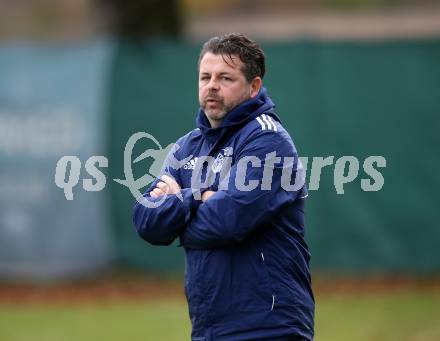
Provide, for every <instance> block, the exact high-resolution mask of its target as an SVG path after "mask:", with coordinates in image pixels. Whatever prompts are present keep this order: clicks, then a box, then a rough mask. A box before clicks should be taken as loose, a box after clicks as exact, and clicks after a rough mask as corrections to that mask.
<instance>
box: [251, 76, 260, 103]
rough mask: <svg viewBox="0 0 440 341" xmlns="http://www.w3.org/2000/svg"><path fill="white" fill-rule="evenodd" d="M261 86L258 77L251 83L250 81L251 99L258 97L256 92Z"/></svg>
mask: <svg viewBox="0 0 440 341" xmlns="http://www.w3.org/2000/svg"><path fill="white" fill-rule="evenodd" d="M262 84H263V80H262V79H261V78H260V77H255V78H254V79H253V80H252V81H251V89H250V90H251V93H250V95H251V98H254V97H255V96H257V95H258V92H259V91H260V89H261V86H262Z"/></svg>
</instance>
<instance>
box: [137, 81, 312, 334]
mask: <svg viewBox="0 0 440 341" xmlns="http://www.w3.org/2000/svg"><path fill="white" fill-rule="evenodd" d="M197 125H198V129H195V130H193V131H191V132H190V133H188V134H187V135H185V136H183V137H182V138H180V139H179V140H178V141H177V146H178V147H176V148H174V149H173V150H172V151H171V152H170V154H169V155H168V157H167V160H166V161H165V165H164V168H163V172H164V173H167V174H169V175H171V176H173V177H174V178H175V179H176V181H177V182H178V184H179V185H180V186H181V188H182V191H181V192H180V194H179V195H168V196H166V197H164V196H163V197H158V198H152V197H150V196H149V192H150V191H151V190H152V189H154V187H155V185H156V183H157V181H158V180H156V181H154V182H153V183H152V185H151V186H150V188H149V189H148V190H147V192H146V193H145V194H144V197H143V199H142V200H141V202H137V203H136V205H135V207H134V216H133V221H134V225H135V226H136V229H137V231H138V233H139V235H140V236H141V237H142V238H143V239H144V240H146V241H147V242H149V243H151V244H154V245H169V244H171V243H172V242H173V241H174V240H175V239H176V238H180V243H181V245H182V246H183V247H184V249H185V253H186V269H185V294H186V297H187V299H188V303H189V314H190V318H191V323H192V327H193V328H192V340H193V341H202V340H203V341H208V340H221V341H227V340H228V341H229V340H230V341H240V340H275V339H278V338H282V337H283V336H289V335H299V336H302V337H304V338H306V339H308V340H312V339H313V328H314V323H313V320H314V298H313V293H312V290H311V280H310V270H309V259H310V254H309V251H308V248H307V245H306V243H305V241H304V201H305V198H306V197H307V190H306V187H305V186H301V187H300V188H299V189H298V188H293V189H292V188H290V189H288V190H286V186H283V185H282V184H283V183H284V182H285V180H286V177H285V175H283V165H285V164H286V162H290V165H291V171H292V173H291V178H289V181H290V180H292V181H290V183H291V184H292V183H293V180H295V174H296V170H297V168H298V167H297V166H298V162H299V161H298V155H297V151H296V149H295V146H294V144H293V142H292V139H291V138H290V136H289V134H288V133H287V131H286V130H285V129H284V128H283V126H282V125H281V123H280V120H279V118H278V117H277V116H276V115H275V113H274V104H273V102H272V101H271V99H270V98H269V97H268V96H267V95H266V90H265V89H264V88H262V90H261V91H260V92H259V94H258V96H257V97H255V98H253V99H249V100H247V101H246V102H243V103H242V104H240V105H239V106H237V107H236V108H234V109H233V110H232V111H231V112H229V113H228V114H227V115H226V117H225V119H224V120H223V122H222V124H221V125H220V127H218V128H215V129H214V128H211V126H210V124H209V121H208V119H207V118H206V115H205V113H204V112H203V111H202V110H200V111H199V114H198V116H197ZM274 152H275V154H274ZM268 154H269V155H268ZM204 156H211V157H212V158H211V161H210V162H209V160H208V159H206V160H204V158H203V157H204ZM268 156H269V157H268ZM243 158H244V159H243ZM182 160H183V161H182ZM203 160H204V162H203ZM240 160H242V162H241V164H240V163H239V161H240ZM258 160H260V161H258ZM229 164H230V167H227V166H228V165H229ZM265 166H267V167H265ZM223 169H229V172H223V171H222V170H223ZM265 172H268V173H267V174H265ZM271 172H273V174H270V173H271ZM193 174H194V175H193ZM268 174H269V175H271V176H269V177H268V176H267V175H268ZM286 174H288V173H286ZM196 175H197V176H196ZM243 175H244V176H245V178H244V180H243ZM265 175H266V176H265ZM192 177H193V182H192V180H191V179H192ZM195 178H197V179H201V180H202V181H205V182H206V186H200V184H199V185H197V186H195V182H194V179H195ZM263 179H266V180H263ZM267 179H269V181H268V180H267ZM283 181H284V182H283ZM191 184H193V188H191ZM194 187H201V188H202V190H203V188H204V187H208V188H209V189H212V190H216V191H217V192H216V193H215V194H214V195H212V196H211V197H210V198H209V200H207V201H206V202H204V203H202V202H201V201H200V200H197V199H198V197H197V194H200V193H198V192H197V191H196V188H194ZM243 189H244V190H243ZM146 201H149V202H150V203H158V202H159V201H160V202H161V204H160V205H158V207H156V208H151V207H148V205H143V204H142V203H144V204H145V202H146Z"/></svg>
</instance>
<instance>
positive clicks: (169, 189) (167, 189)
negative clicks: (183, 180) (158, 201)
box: [150, 175, 180, 198]
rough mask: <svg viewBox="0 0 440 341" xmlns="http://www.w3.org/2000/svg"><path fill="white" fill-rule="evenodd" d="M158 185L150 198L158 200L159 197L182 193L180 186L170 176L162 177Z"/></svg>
mask: <svg viewBox="0 0 440 341" xmlns="http://www.w3.org/2000/svg"><path fill="white" fill-rule="evenodd" d="M160 180H161V181H159V182H158V183H157V185H156V188H155V189H153V190H152V191H151V192H150V196H151V197H153V198H157V197H158V196H161V195H165V194H176V193H179V192H180V186H179V184H178V183H177V182H176V180H174V179H173V178H172V177H170V176H168V175H162V176H161V178H160Z"/></svg>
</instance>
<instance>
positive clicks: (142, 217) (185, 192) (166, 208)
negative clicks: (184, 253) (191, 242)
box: [133, 149, 200, 245]
mask: <svg viewBox="0 0 440 341" xmlns="http://www.w3.org/2000/svg"><path fill="white" fill-rule="evenodd" d="M175 153H176V149H173V150H171V151H170V153H169V154H168V156H167V157H166V159H165V162H164V165H163V167H162V171H161V172H160V174H161V175H163V174H168V175H169V176H172V177H173V178H174V179H175V180H176V181H177V183H178V184H179V186H180V187H182V183H181V181H180V179H179V176H178V168H179V165H177V164H176V160H177V159H176V157H175ZM159 179H160V176H159V177H158V179H156V180H155V181H153V183H152V184H151V185H150V187H149V188H148V190H147V191H146V192H145V193H144V195H143V197H142V198H141V199H140V200H137V201H136V203H135V205H134V208H133V224H134V226H135V228H136V231H137V233H138V234H139V236H140V237H141V238H142V239H144V240H145V241H147V242H149V243H150V244H153V245H169V244H171V243H172V242H173V241H174V239H176V238H177V237H178V236H179V235H180V234H181V233H182V231H183V229H184V227H185V226H186V225H187V224H188V222H189V220H190V217H191V212H192V211H194V210H195V209H197V206H198V205H199V203H200V202H199V201H196V200H195V199H194V196H193V194H192V191H191V189H190V188H182V189H181V191H180V193H178V194H175V195H174V194H173V195H164V196H160V197H157V198H153V197H151V196H150V192H151V191H152V190H153V189H154V188H155V187H156V184H157V183H158V182H159V181H160V180H159Z"/></svg>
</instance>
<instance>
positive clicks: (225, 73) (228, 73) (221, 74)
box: [200, 71, 232, 76]
mask: <svg viewBox="0 0 440 341" xmlns="http://www.w3.org/2000/svg"><path fill="white" fill-rule="evenodd" d="M200 74H201V75H210V74H211V73H210V72H206V71H205V72H200ZM219 75H220V76H223V75H228V76H232V73H230V72H220V73H219Z"/></svg>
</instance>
